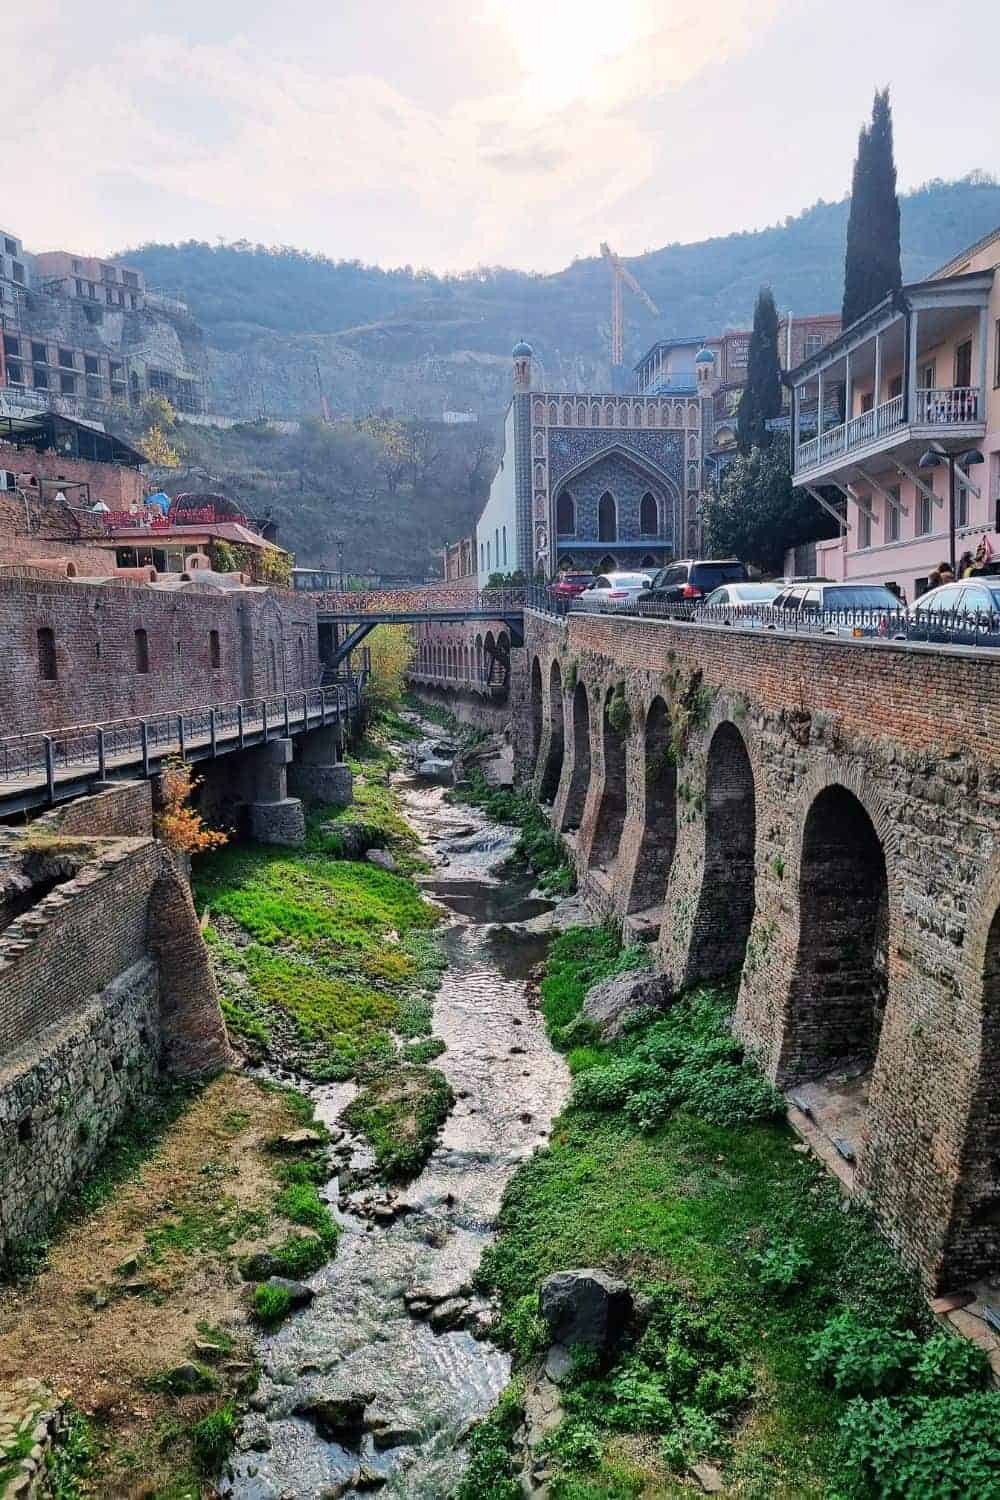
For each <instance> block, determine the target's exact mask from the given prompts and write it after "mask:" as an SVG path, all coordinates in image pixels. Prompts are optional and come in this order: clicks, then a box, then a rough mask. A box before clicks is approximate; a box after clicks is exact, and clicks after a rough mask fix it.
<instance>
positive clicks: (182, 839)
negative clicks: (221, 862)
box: [154, 760, 228, 854]
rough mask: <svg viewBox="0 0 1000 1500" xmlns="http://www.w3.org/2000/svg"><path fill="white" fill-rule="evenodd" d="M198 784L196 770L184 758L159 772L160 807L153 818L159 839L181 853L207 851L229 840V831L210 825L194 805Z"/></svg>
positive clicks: (165, 766) (171, 762) (173, 761)
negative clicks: (193, 798) (225, 831)
mask: <svg viewBox="0 0 1000 1500" xmlns="http://www.w3.org/2000/svg"><path fill="white" fill-rule="evenodd" d="M197 785H198V782H197V779H196V778H195V774H194V770H193V768H192V767H191V766H189V765H188V764H187V763H186V762H185V761H182V760H169V761H167V762H166V764H165V765H164V768H163V771H162V773H161V775H160V796H159V801H160V804H161V805H160V810H159V812H158V813H157V815H156V818H155V820H154V827H155V830H156V836H157V838H160V839H162V840H163V842H164V843H165V844H167V845H168V846H169V847H170V848H171V849H175V850H177V852H178V853H180V854H204V853H205V851H206V850H208V849H218V848H219V847H220V845H222V844H225V843H227V842H228V834H225V833H223V832H222V831H221V830H220V829H218V828H208V827H206V825H205V820H204V818H203V817H202V815H201V813H200V812H197V811H196V810H195V808H193V807H192V806H191V797H192V795H193V794H194V789H195V787H196V786H197Z"/></svg>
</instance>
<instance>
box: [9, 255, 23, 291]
mask: <svg viewBox="0 0 1000 1500" xmlns="http://www.w3.org/2000/svg"><path fill="white" fill-rule="evenodd" d="M10 274H11V276H12V277H13V279H14V280H15V281H16V282H17V283H18V285H19V286H24V267H23V266H22V264H21V262H20V261H19V260H15V261H14V262H13V264H12V265H11V268H10Z"/></svg>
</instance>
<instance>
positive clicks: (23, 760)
mask: <svg viewBox="0 0 1000 1500" xmlns="http://www.w3.org/2000/svg"><path fill="white" fill-rule="evenodd" d="M362 689H363V681H362V679H361V678H359V677H355V678H353V679H351V680H347V679H345V680H343V681H340V682H336V683H333V684H331V685H329V686H324V687H316V688H303V689H300V690H298V691H297V692H293V693H281V694H271V695H269V696H268V697H264V698H249V699H243V700H241V701H238V702H231V703H216V704H210V705H207V706H205V707H202V708H192V709H183V710H180V711H178V712H173V711H169V712H164V713H156V714H143V715H139V716H136V717H134V718H128V719H112V720H109V721H107V722H106V723H102V724H74V725H70V726H68V727H67V728H65V729H55V730H51V731H50V732H49V733H47V734H39V733H32V734H22V735H13V736H10V737H9V738H6V739H0V797H2V796H3V795H4V793H5V792H6V793H10V792H11V791H13V790H14V789H17V788H19V787H23V786H25V785H26V784H33V783H40V782H44V783H45V786H46V788H47V791H48V796H49V799H50V800H52V799H53V798H54V796H55V789H56V784H57V782H58V781H60V780H61V779H66V778H67V777H72V778H77V777H81V776H84V775H86V774H87V773H88V772H92V773H93V774H94V776H95V777H96V778H97V779H98V780H103V779H104V778H105V776H106V775H107V774H108V773H109V772H110V771H112V770H119V769H123V768H126V767H129V766H136V767H139V768H140V769H141V772H142V774H143V775H144V776H148V775H150V773H151V771H152V770H153V769H155V768H156V767H157V766H158V765H159V763H160V762H162V761H163V760H165V759H166V758H167V757H168V756H174V755H178V756H180V757H182V758H183V757H185V756H187V755H189V754H192V753H193V754H195V755H197V757H198V758H202V757H204V756H215V755H219V754H225V753H228V752H229V751H231V750H239V749H242V748H243V746H244V745H245V744H247V743H248V742H249V743H252V744H257V743H260V742H263V741H265V740H268V739H274V738H277V737H279V736H282V735H290V734H294V733H301V732H303V731H304V730H306V729H315V728H319V727H322V726H323V725H326V724H333V723H336V722H337V721H338V720H339V719H341V718H344V717H346V716H347V715H348V714H349V713H351V712H353V711H354V710H355V709H357V708H358V707H360V703H361V695H362Z"/></svg>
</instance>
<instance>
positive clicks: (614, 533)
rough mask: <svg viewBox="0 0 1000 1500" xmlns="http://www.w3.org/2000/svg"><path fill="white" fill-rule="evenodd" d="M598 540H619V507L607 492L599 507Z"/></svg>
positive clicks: (612, 496) (599, 502)
mask: <svg viewBox="0 0 1000 1500" xmlns="http://www.w3.org/2000/svg"><path fill="white" fill-rule="evenodd" d="M597 539H598V541H600V542H616V541H617V540H618V507H617V506H616V505H615V497H614V495H612V494H611V493H610V491H608V490H605V491H604V494H603V495H602V496H601V498H600V500H599V501H598V505H597Z"/></svg>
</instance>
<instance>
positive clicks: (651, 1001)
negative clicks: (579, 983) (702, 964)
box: [580, 969, 672, 1039]
mask: <svg viewBox="0 0 1000 1500" xmlns="http://www.w3.org/2000/svg"><path fill="white" fill-rule="evenodd" d="M671 994H672V990H671V987H670V984H669V983H668V981H667V979H666V977H665V976H664V975H663V974H652V973H650V971H649V970H648V969H626V970H625V971H624V973H622V974H612V976H611V978H610V979H602V980H600V981H599V982H598V983H597V984H594V985H591V987H590V989H589V990H588V991H587V994H586V998H585V999H584V1002H583V1007H582V1009H581V1011H580V1014H581V1016H582V1017H583V1018H584V1019H585V1020H587V1021H592V1022H593V1024H594V1025H595V1026H596V1027H597V1028H598V1030H599V1031H600V1033H601V1035H602V1036H603V1037H607V1038H609V1039H611V1038H614V1037H617V1036H621V1034H622V1031H623V1030H624V1028H625V1024H626V1022H627V1021H628V1018H629V1017H630V1016H632V1015H634V1014H635V1012H636V1011H640V1010H649V1009H652V1010H664V1009H666V1007H667V1005H669V1003H670V998H671Z"/></svg>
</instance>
